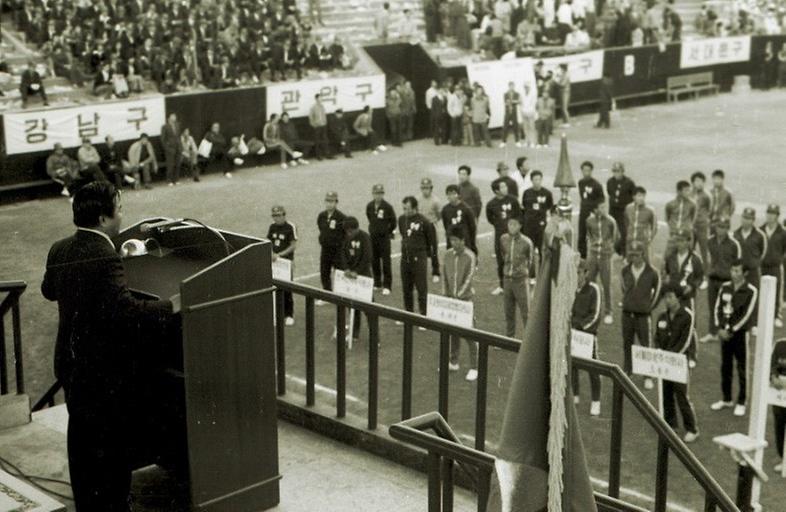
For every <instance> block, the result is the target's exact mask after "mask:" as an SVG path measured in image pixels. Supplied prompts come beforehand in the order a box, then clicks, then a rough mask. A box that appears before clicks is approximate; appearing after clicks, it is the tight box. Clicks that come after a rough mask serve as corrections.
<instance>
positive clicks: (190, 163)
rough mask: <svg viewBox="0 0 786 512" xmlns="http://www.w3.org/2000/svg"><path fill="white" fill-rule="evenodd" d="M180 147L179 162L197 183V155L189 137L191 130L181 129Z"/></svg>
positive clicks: (192, 139) (194, 145)
mask: <svg viewBox="0 0 786 512" xmlns="http://www.w3.org/2000/svg"><path fill="white" fill-rule="evenodd" d="M180 147H181V148H182V157H181V159H180V162H181V163H182V165H183V167H185V168H186V170H187V171H188V172H189V174H190V175H191V178H193V180H194V181H199V153H198V148H197V145H196V142H195V141H194V137H192V136H191V130H189V129H188V128H183V132H182V133H181V134H180Z"/></svg>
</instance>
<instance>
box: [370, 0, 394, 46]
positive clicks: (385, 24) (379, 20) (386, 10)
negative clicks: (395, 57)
mask: <svg viewBox="0 0 786 512" xmlns="http://www.w3.org/2000/svg"><path fill="white" fill-rule="evenodd" d="M374 31H375V32H376V34H377V39H380V40H382V42H383V43H384V42H387V40H388V33H389V31H390V4H389V3H387V2H385V3H384V4H382V10H381V11H379V12H378V13H377V15H376V17H375V18H374Z"/></svg>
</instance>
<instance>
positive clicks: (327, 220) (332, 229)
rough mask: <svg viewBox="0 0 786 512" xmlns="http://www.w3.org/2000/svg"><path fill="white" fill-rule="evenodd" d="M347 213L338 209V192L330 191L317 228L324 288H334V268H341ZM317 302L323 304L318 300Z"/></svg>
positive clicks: (318, 216) (326, 195)
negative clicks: (343, 225) (344, 223)
mask: <svg viewBox="0 0 786 512" xmlns="http://www.w3.org/2000/svg"><path fill="white" fill-rule="evenodd" d="M344 219H346V215H344V213H343V212H342V211H341V210H339V209H338V194H337V193H336V192H333V191H331V192H328V193H327V194H325V209H324V210H323V211H321V212H319V215H317V228H318V229H319V245H320V247H321V249H320V253H319V275H320V278H321V279H322V288H324V289H325V290H332V289H333V270H334V269H341V268H342V262H341V250H342V245H343V243H344V228H343V227H342V224H343V222H344ZM317 304H322V302H321V301H317Z"/></svg>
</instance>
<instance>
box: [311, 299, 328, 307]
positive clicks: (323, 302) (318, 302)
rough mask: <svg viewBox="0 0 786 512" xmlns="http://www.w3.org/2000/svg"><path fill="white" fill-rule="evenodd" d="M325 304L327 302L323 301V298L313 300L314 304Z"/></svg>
mask: <svg viewBox="0 0 786 512" xmlns="http://www.w3.org/2000/svg"><path fill="white" fill-rule="evenodd" d="M325 304H327V302H325V301H324V300H320V299H317V300H315V301H314V305H315V306H324V305H325Z"/></svg>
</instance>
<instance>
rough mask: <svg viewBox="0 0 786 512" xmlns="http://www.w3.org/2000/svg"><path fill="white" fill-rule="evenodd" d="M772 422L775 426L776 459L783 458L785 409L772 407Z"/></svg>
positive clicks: (785, 429)
mask: <svg viewBox="0 0 786 512" xmlns="http://www.w3.org/2000/svg"><path fill="white" fill-rule="evenodd" d="M772 420H773V425H774V426H775V447H776V448H777V450H778V457H781V458H783V435H784V434H785V433H786V408H784V407H778V406H777V405H773V406H772Z"/></svg>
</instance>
